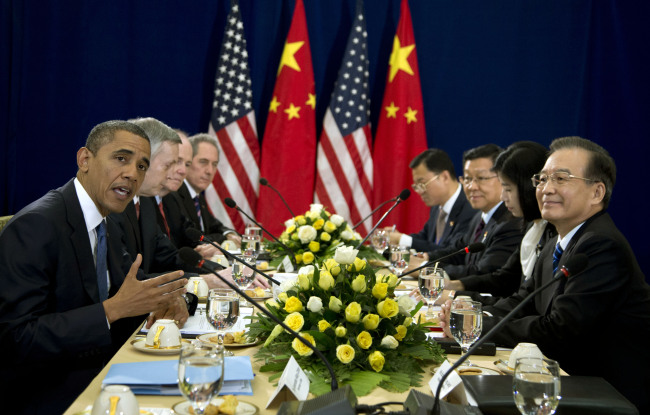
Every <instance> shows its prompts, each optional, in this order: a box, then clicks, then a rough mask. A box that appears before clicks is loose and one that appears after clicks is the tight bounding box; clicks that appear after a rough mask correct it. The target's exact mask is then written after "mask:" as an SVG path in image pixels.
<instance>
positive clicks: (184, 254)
mask: <svg viewBox="0 0 650 415" xmlns="http://www.w3.org/2000/svg"><path fill="white" fill-rule="evenodd" d="M178 256H179V257H181V259H182V260H183V262H185V263H186V264H187V265H189V266H192V267H195V266H196V265H197V264H198V263H199V262H201V260H202V259H203V257H202V256H201V254H199V253H198V252H196V251H195V250H193V249H192V248H190V247H189V246H184V247H182V248H181V249H179V250H178Z"/></svg>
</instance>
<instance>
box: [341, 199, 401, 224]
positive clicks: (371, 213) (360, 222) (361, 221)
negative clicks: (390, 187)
mask: <svg viewBox="0 0 650 415" xmlns="http://www.w3.org/2000/svg"><path fill="white" fill-rule="evenodd" d="M398 197H399V196H397V197H394V198H392V199H388V200H386V201H384V202H382V203H381V204H380V205H379V206H377V207H376V208H375V209H374V210H373V211H372V212H370V213H369V214H368V215H367V216H366V217H365V218H363V219H361V220H360V221H359V222H357V224H356V225H354V226H353V227H352V230H355V229H357V228H358V227H359V226H360V225H361V224H362V223H363V222H365V221H366V219H368V218H369V217H371V216H372V215H374V214H375V212H377V211H378V210H379V209H381V208H382V206H384V205H385V204H386V203H388V202H395V201H397V198H398Z"/></svg>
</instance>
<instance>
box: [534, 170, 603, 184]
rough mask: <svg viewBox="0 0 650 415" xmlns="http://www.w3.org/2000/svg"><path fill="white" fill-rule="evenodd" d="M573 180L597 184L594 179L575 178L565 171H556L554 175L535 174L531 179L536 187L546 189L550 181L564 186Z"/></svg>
mask: <svg viewBox="0 0 650 415" xmlns="http://www.w3.org/2000/svg"><path fill="white" fill-rule="evenodd" d="M572 179H580V180H584V181H586V182H596V180H594V179H587V178H585V177H578V176H574V175H573V174H569V173H567V172H564V171H556V172H555V173H553V174H543V173H542V174H535V175H533V177H531V178H530V180H531V182H532V183H533V186H534V187H544V186H546V185H547V184H548V182H549V180H550V181H552V182H553V184H555V185H557V186H563V185H565V184H567V183H569V182H570V181H571V180H572Z"/></svg>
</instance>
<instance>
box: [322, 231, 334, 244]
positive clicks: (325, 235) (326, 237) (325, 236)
mask: <svg viewBox="0 0 650 415" xmlns="http://www.w3.org/2000/svg"><path fill="white" fill-rule="evenodd" d="M331 239H332V235H330V234H329V233H327V232H323V233H321V234H320V240H321V241H323V242H329V241H330V240H331Z"/></svg>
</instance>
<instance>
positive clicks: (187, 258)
mask: <svg viewBox="0 0 650 415" xmlns="http://www.w3.org/2000/svg"><path fill="white" fill-rule="evenodd" d="M178 254H179V256H180V257H181V259H182V260H183V261H184V262H185V263H186V264H188V265H191V266H195V267H197V268H201V267H205V268H206V269H207V270H208V271H211V272H212V273H213V274H214V275H216V276H217V278H219V279H220V280H221V281H223V282H224V283H225V284H226V285H227V286H228V287H230V288H232V289H233V290H235V292H237V294H239V295H241V296H242V297H244V298H245V299H246V301H248V302H249V303H251V304H252V305H253V306H255V307H257V308H258V309H259V310H260V311H261V312H262V313H263V314H264V315H265V316H267V317H268V318H270V319H271V320H273V321H274V322H275V323H276V324H279V325H280V326H281V327H282V328H283V329H285V330H286V331H287V332H289V333H290V334H291V335H292V336H293V337H294V338H296V339H298V340H300V341H301V342H302V343H304V344H305V346H307V347H309V348H310V349H311V350H312V351H313V352H314V354H315V355H316V356H318V357H319V358H320V359H321V360H322V361H323V363H324V364H325V367H327V370H328V371H329V372H330V376H331V377H332V392H335V391H336V390H337V389H338V388H339V384H338V382H337V381H336V376H335V374H334V368H332V365H331V364H330V362H329V361H328V360H327V358H326V357H325V356H324V355H323V354H322V353H321V352H320V350H318V349H317V348H316V347H315V346H314V345H312V344H311V343H310V342H309V341H308V340H307V339H305V338H304V337H302V336H300V335H299V334H298V333H296V332H295V331H293V330H292V329H291V328H290V327H289V326H287V325H286V324H284V322H283V321H282V320H280V319H279V318H277V317H276V316H275V315H273V314H272V313H270V312H269V311H268V310H267V309H266V308H264V307H262V306H261V305H260V304H258V303H257V302H255V300H253V299H252V298H250V297H249V296H248V295H246V293H245V292H244V291H242V290H240V289H239V287H237V286H236V285H235V284H233V283H232V282H230V281H228V280H227V279H226V278H224V277H222V276H221V275H219V274H218V273H216V272H215V271H214V269H211V268H212V267H211V266H210V265H209V264H207V263H206V262H205V261H204V260H203V257H202V256H201V254H199V253H198V252H196V251H195V250H193V249H192V248H190V247H187V246H184V247H182V248H181V249H180V250H179V251H178Z"/></svg>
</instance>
